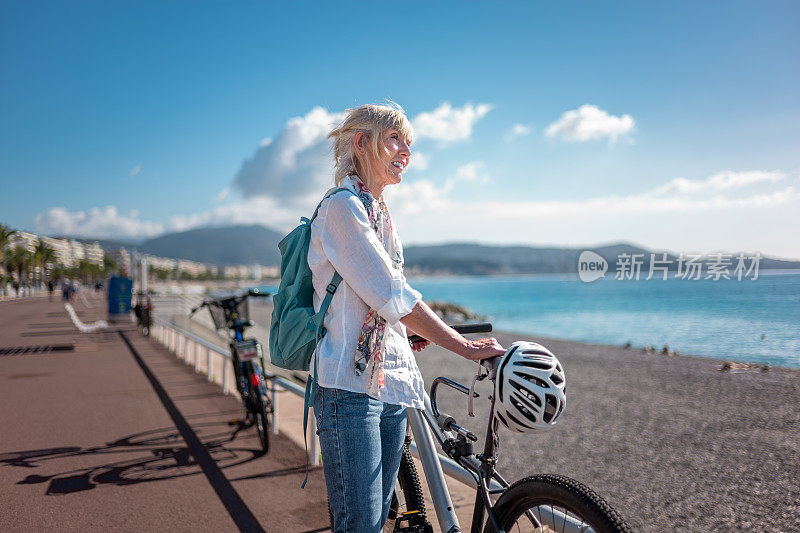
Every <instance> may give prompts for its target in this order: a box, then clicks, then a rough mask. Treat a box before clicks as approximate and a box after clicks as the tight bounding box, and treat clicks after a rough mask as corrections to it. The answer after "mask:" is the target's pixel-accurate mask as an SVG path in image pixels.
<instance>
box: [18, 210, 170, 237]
mask: <svg viewBox="0 0 800 533" xmlns="http://www.w3.org/2000/svg"><path fill="white" fill-rule="evenodd" d="M34 224H35V225H36V229H37V230H38V231H40V232H42V233H45V234H50V235H75V236H84V237H98V238H102V237H106V238H115V237H116V238H133V239H138V238H142V237H152V236H154V235H158V234H160V233H163V231H164V228H165V226H164V224H162V223H160V222H152V221H149V220H141V219H140V218H139V213H138V212H136V211H130V212H129V213H127V214H125V213H120V212H119V211H117V208H116V207H114V206H112V205H109V206H106V207H93V208H91V209H89V210H88V211H75V212H70V211H68V210H67V209H66V208H64V207H51V208H50V209H48V210H47V211H44V212H43V213H39V214H38V215H36V217H35V218H34Z"/></svg>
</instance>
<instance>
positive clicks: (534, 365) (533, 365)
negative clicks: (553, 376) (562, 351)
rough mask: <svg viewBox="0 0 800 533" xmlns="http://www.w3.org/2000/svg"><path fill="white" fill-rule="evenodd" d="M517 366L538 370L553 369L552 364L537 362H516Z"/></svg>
mask: <svg viewBox="0 0 800 533" xmlns="http://www.w3.org/2000/svg"><path fill="white" fill-rule="evenodd" d="M515 364H516V365H517V366H527V367H528V368H538V369H539V370H550V369H551V368H553V365H552V364H548V363H545V362H539V361H517V362H516V363H515Z"/></svg>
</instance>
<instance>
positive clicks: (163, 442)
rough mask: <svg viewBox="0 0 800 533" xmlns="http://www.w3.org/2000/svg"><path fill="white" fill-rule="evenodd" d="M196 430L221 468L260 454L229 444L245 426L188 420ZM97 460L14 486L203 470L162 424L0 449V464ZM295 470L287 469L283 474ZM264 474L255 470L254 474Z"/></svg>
mask: <svg viewBox="0 0 800 533" xmlns="http://www.w3.org/2000/svg"><path fill="white" fill-rule="evenodd" d="M192 427H193V429H194V431H195V432H196V433H197V435H198V437H199V438H200V440H201V441H202V443H203V446H204V447H205V448H206V449H207V450H208V452H209V454H210V455H211V457H212V458H213V459H214V461H215V462H216V463H217V465H218V466H219V468H220V469H222V470H225V469H226V468H231V467H234V466H238V465H242V464H245V463H249V462H252V461H254V460H255V459H258V458H259V457H262V456H263V455H264V453H263V451H262V450H261V449H260V448H245V447H239V446H234V445H232V444H233V443H234V441H235V439H236V437H237V435H238V434H239V433H240V431H241V430H242V429H243V428H242V427H241V426H239V425H234V426H231V425H230V423H229V422H227V421H210V422H200V423H194V424H192ZM121 453H122V454H125V453H130V454H136V457H134V458H132V459H122V460H115V461H110V462H105V460H104V459H106V457H104V456H107V455H111V454H114V455H119V454H121ZM82 457H87V458H90V459H89V460H88V462H92V459H95V458H96V459H98V461H99V462H102V464H97V465H90V466H82V467H77V468H70V469H67V470H64V471H59V472H56V473H41V474H39V473H36V474H29V475H27V476H26V477H25V478H23V479H22V480H20V481H18V482H17V483H16V484H17V485H34V484H44V483H49V484H48V486H47V490H46V494H47V495H63V494H71V493H75V492H83V491H87V490H92V489H95V488H97V487H98V486H101V485H116V486H125V485H133V484H138V483H149V482H154V481H164V480H168V479H175V478H181V477H188V476H196V475H202V474H203V471H202V469H201V467H200V465H199V464H198V463H197V461H196V459H195V458H194V456H193V455H192V453H191V452H190V450H189V448H188V447H187V446H186V443H185V442H184V441H183V437H182V436H181V434H180V432H179V431H178V430H177V429H176V428H175V427H165V428H159V429H154V430H150V431H145V432H141V433H137V434H134V435H128V436H125V437H122V438H120V439H117V440H115V441H112V442H108V443H106V444H105V445H103V446H94V447H86V448H84V447H79V446H62V447H57V448H46V449H40V450H27V451H18V452H10V453H0V466H11V467H17V468H25V469H32V468H42V469H43V470H44V469H45V468H46V467H48V466H51V465H52V466H55V467H56V468H55V469H58V467H57V465H58V464H59V461H61V462H64V461H66V462H69V463H74V462H75V461H79V462H80V461H81V459H80V458H82ZM294 470H296V469H287V474H288V473H291V472H293V471H294ZM260 475H262V474H254V476H256V477H258V476H260Z"/></svg>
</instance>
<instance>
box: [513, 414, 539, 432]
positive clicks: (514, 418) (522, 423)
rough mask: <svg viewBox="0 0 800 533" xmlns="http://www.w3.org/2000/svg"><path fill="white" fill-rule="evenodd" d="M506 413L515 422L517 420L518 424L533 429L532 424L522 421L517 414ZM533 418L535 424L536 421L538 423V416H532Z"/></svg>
mask: <svg viewBox="0 0 800 533" xmlns="http://www.w3.org/2000/svg"><path fill="white" fill-rule="evenodd" d="M506 414H507V415H508V418H509V419H511V420H513V421H514V422H516V424H517V425H518V426H522V427H524V428H528V429H533V428H532V427H531V426H529V425H528V424H525V423H524V422H520V421H519V420H517V417H515V416H514V415H512V414H511V413H506ZM532 418H533V423H534V424H535V423H536V417H532Z"/></svg>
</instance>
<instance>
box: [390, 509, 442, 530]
mask: <svg viewBox="0 0 800 533" xmlns="http://www.w3.org/2000/svg"><path fill="white" fill-rule="evenodd" d="M403 522H408V524H407V525H405V526H404V525H403ZM394 531H395V533H433V526H431V524H430V522H428V521H427V520H425V516H424V515H422V513H420V512H419V511H406V512H404V513H402V514H401V515H400V517H399V518H398V519H397V521H396V522H395V523H394Z"/></svg>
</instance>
